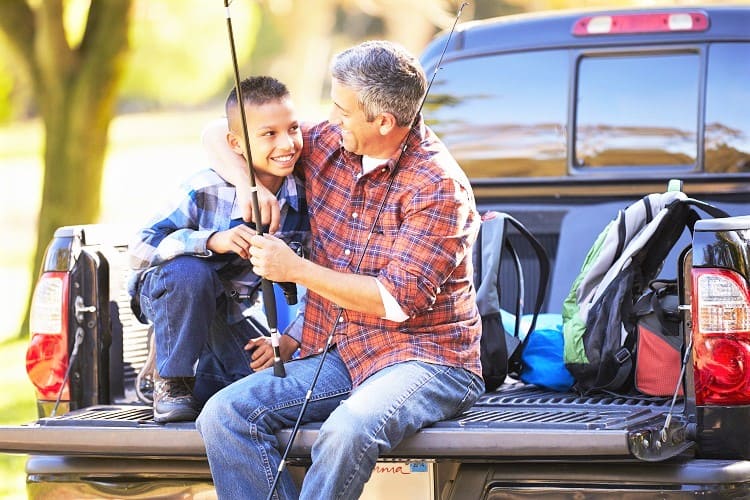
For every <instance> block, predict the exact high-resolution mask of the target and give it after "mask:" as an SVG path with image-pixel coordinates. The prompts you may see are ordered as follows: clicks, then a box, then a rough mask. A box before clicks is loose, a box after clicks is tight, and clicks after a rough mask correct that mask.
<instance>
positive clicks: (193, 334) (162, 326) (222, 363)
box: [140, 256, 264, 402]
mask: <svg viewBox="0 0 750 500" xmlns="http://www.w3.org/2000/svg"><path fill="white" fill-rule="evenodd" d="M140 299H141V307H142V310H143V312H144V314H145V315H146V316H147V317H148V318H149V320H151V322H152V323H153V324H154V335H155V336H156V337H155V346H156V366H157V370H158V372H159V374H160V375H161V376H162V377H194V376H195V377H196V390H195V395H196V398H197V399H198V400H199V401H201V402H203V401H205V400H206V399H207V398H208V397H209V396H210V395H211V394H213V393H214V392H216V391H217V390H218V389H220V388H221V387H224V386H225V385H227V384H229V383H231V382H233V381H234V380H238V379H239V378H242V377H243V376H245V375H247V374H249V373H250V353H248V352H247V351H245V350H244V346H245V345H246V343H247V341H248V340H249V339H251V338H255V337H257V336H258V335H261V334H263V333H264V332H262V331H260V329H259V328H258V327H257V326H256V325H254V324H251V323H249V322H247V321H242V322H240V323H237V324H232V325H230V324H227V321H226V319H227V312H226V300H228V299H227V297H226V294H225V292H224V287H223V285H222V283H221V281H220V280H219V277H218V275H217V273H216V271H215V270H214V269H213V267H212V266H211V265H210V262H209V261H207V260H205V259H200V258H198V257H191V256H181V257H177V258H175V259H172V260H170V261H168V262H166V263H164V264H162V265H161V266H159V267H157V268H156V269H153V270H151V271H149V272H148V274H147V275H146V276H145V278H144V280H143V283H142V284H141V287H140ZM199 360H200V361H199Z"/></svg>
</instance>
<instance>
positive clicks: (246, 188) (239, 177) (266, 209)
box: [201, 119, 281, 233]
mask: <svg viewBox="0 0 750 500" xmlns="http://www.w3.org/2000/svg"><path fill="white" fill-rule="evenodd" d="M227 133H228V129H227V122H226V119H218V120H214V121H212V122H210V123H209V124H208V125H207V126H206V128H205V129H203V135H202V137H201V140H202V142H203V147H204V149H205V150H206V155H207V156H208V162H209V165H210V166H211V168H212V169H213V170H215V171H216V173H217V174H219V175H220V176H221V177H222V178H224V180H226V181H227V182H229V183H230V184H233V185H234V186H235V188H237V201H238V203H239V205H240V206H241V207H242V218H243V219H244V220H245V221H246V222H253V220H254V219H253V205H252V188H251V187H250V171H249V169H248V166H247V161H246V160H245V158H244V157H242V156H240V155H238V154H237V153H235V152H234V151H232V149H231V148H230V147H229V145H228V144H227V140H226V138H227ZM251 153H252V151H251ZM256 187H257V192H258V206H259V209H260V213H261V222H262V223H263V224H270V225H269V232H271V233H275V232H276V231H278V229H279V220H280V218H281V216H280V213H279V201H278V200H277V199H276V196H275V195H274V194H273V193H271V192H270V191H269V190H268V189H266V188H265V186H263V185H260V184H257V185H256Z"/></svg>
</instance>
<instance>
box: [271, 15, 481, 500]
mask: <svg viewBox="0 0 750 500" xmlns="http://www.w3.org/2000/svg"><path fill="white" fill-rule="evenodd" d="M466 5H468V2H463V3H462V4H461V7H459V9H458V13H457V14H456V19H455V20H454V21H453V26H452V27H451V30H450V32H449V33H448V39H447V40H446V41H445V46H444V47H443V52H442V53H441V54H440V58H439V59H438V62H437V64H436V65H435V71H434V72H433V73H432V77H431V78H430V81H429V83H428V84H427V89H426V90H425V93H424V95H423V96H422V101H421V102H420V103H419V107H418V108H417V113H416V114H415V115H414V119H413V120H412V122H411V125H410V126H409V131H408V132H407V133H406V137H404V142H403V144H402V146H401V148H399V149H400V151H399V154H398V157H397V158H396V161H395V162H394V164H393V169H392V171H391V175H390V179H389V181H388V186H387V187H386V190H385V194H384V195H383V201H381V202H380V206H379V207H378V211H377V213H376V214H375V220H374V221H373V223H372V226H370V231H369V233H368V235H367V239H366V240H365V246H364V248H363V249H362V253H361V254H360V256H359V261H357V266H356V267H355V269H354V273H355V274H356V273H357V272H359V268H360V266H361V265H362V261H363V259H364V258H365V254H366V253H367V249H368V247H369V245H370V240H371V239H372V235H373V234H374V233H375V229H376V227H377V224H378V221H379V219H380V216H381V214H382V213H383V209H384V208H385V202H386V201H387V200H388V194H389V193H390V192H391V187H392V186H393V180H394V179H395V177H396V170H397V169H398V165H399V163H400V161H401V156H402V155H403V154H404V151H406V144H407V141H408V139H409V136H410V135H411V131H412V129H413V128H414V127H415V126H416V124H417V122H418V121H419V116H420V114H421V112H422V107H423V106H424V103H425V101H426V100H427V94H429V92H430V88H432V83H433V82H434V81H435V77H436V76H437V72H438V70H439V69H440V64H441V63H442V62H443V56H445V53H446V51H447V50H448V46H449V45H450V42H451V37H452V36H453V32H454V31H455V30H456V25H457V24H458V19H459V18H460V17H461V12H462V11H463V10H464V7H466ZM337 309H338V314H337V315H336V319H335V320H334V322H333V327H331V332H330V333H329V334H328V338H327V339H326V345H325V348H324V349H323V353H322V354H321V357H320V362H319V363H318V366H317V369H316V370H315V374H314V375H313V379H312V382H310V388H309V389H308V390H307V393H306V394H305V399H304V400H303V401H302V407H301V408H300V410H299V415H298V416H297V421H296V422H295V423H294V427H293V428H292V433H291V436H290V437H289V441H288V442H287V444H286V448H285V449H284V453H283V454H282V456H281V461H280V462H279V467H278V469H277V470H276V474H275V476H274V478H273V483H272V484H271V491H269V492H268V497H266V499H267V500H271V498H272V497H273V493H274V491H275V490H276V485H277V484H278V482H279V478H280V477H281V474H282V472H283V471H284V468H285V467H286V461H287V458H288V457H289V453H290V452H291V450H292V444H293V443H294V439H295V437H296V436H297V433H298V432H299V428H300V426H301V425H302V417H303V416H304V414H305V411H306V410H307V405H308V403H309V402H310V398H311V397H312V393H313V389H314V388H315V385H316V383H317V382H318V378H319V377H320V372H321V370H322V369H323V364H324V363H325V360H326V356H328V351H329V350H330V348H331V345H332V344H333V336H334V334H335V333H336V327H337V326H338V324H339V320H340V319H341V315H342V314H343V313H344V308H343V307H337Z"/></svg>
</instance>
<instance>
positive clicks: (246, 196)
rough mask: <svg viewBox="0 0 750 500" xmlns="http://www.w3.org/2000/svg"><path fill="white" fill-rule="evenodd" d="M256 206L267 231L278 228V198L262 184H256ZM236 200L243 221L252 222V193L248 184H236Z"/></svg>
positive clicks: (273, 231)
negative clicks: (240, 209) (240, 208)
mask: <svg viewBox="0 0 750 500" xmlns="http://www.w3.org/2000/svg"><path fill="white" fill-rule="evenodd" d="M256 187H257V188H258V207H259V209H260V215H261V223H262V224H263V225H266V224H268V225H269V226H268V232H269V233H271V234H273V233H275V232H276V231H278V230H279V224H280V220H279V219H281V213H280V211H279V200H278V199H277V198H276V196H275V195H274V194H273V193H272V192H271V191H269V190H268V189H266V187H265V186H263V185H262V184H257V185H256ZM237 202H238V203H239V205H240V207H242V218H243V219H244V220H245V222H254V218H253V194H252V189H250V184H240V185H238V186H237Z"/></svg>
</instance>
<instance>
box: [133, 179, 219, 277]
mask: <svg viewBox="0 0 750 500" xmlns="http://www.w3.org/2000/svg"><path fill="white" fill-rule="evenodd" d="M191 192H192V191H191V189H190V187H189V186H188V185H187V184H182V185H180V187H179V188H178V189H177V190H176V191H175V192H174V193H173V194H172V195H171V196H170V197H169V198H168V201H167V202H166V203H165V204H164V206H163V207H162V209H161V210H160V211H159V212H158V213H157V214H156V215H155V216H154V217H153V218H152V219H151V221H150V223H149V224H148V225H147V226H146V227H143V228H142V229H140V230H139V231H138V233H137V234H136V235H135V236H134V237H133V239H132V241H131V242H130V245H129V247H128V251H129V254H130V267H131V268H132V269H133V270H136V271H138V270H141V269H146V268H149V267H152V266H157V265H160V264H163V263H164V262H166V261H168V260H170V259H173V258H174V257H177V256H179V255H194V256H200V257H210V256H211V255H212V252H211V250H210V249H209V248H208V246H207V242H208V240H209V238H210V237H211V236H212V235H213V234H214V233H215V231H213V230H198V222H197V221H198V207H197V206H196V204H195V200H194V199H193V197H192V196H190V193H191Z"/></svg>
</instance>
